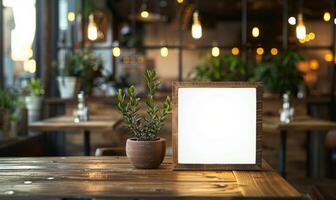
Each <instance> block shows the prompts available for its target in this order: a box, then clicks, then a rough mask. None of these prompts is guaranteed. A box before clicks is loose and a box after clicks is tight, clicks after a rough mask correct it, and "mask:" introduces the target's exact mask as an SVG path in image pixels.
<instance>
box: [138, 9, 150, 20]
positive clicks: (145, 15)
mask: <svg viewBox="0 0 336 200" xmlns="http://www.w3.org/2000/svg"><path fill="white" fill-rule="evenodd" d="M140 16H141V17H142V18H147V17H149V12H148V11H147V10H143V11H141V13H140Z"/></svg>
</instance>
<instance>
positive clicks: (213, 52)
mask: <svg viewBox="0 0 336 200" xmlns="http://www.w3.org/2000/svg"><path fill="white" fill-rule="evenodd" d="M219 54H220V49H219V48H218V47H217V46H214V47H212V49H211V55H212V56H213V57H218V56H219Z"/></svg>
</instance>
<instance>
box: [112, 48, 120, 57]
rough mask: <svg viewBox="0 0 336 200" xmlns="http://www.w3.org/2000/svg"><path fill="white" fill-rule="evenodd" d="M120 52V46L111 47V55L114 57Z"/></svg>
mask: <svg viewBox="0 0 336 200" xmlns="http://www.w3.org/2000/svg"><path fill="white" fill-rule="evenodd" d="M120 54H121V50H120V48H119V47H113V49H112V55H113V56H114V57H119V56H120Z"/></svg>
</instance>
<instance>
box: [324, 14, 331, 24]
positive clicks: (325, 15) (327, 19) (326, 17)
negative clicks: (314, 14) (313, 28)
mask: <svg viewBox="0 0 336 200" xmlns="http://www.w3.org/2000/svg"><path fill="white" fill-rule="evenodd" d="M330 18H331V17H330V13H329V12H325V13H324V14H323V20H324V21H325V22H329V21H330Z"/></svg>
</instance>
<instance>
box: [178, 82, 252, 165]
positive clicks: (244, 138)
mask: <svg viewBox="0 0 336 200" xmlns="http://www.w3.org/2000/svg"><path fill="white" fill-rule="evenodd" d="M177 93H178V95H177V101H178V103H177V104H178V109H177V112H178V121H177V127H178V128H177V132H178V139H177V145H178V153H177V155H178V158H177V162H178V164H256V138H257V137H256V134H257V133H256V129H257V128H256V126H257V122H256V120H257V119H256V118H257V117H256V116H257V114H256V113H257V108H256V104H257V98H256V96H257V89H256V88H234V87H233V88H202V87H199V88H198V87H191V88H190V87H186V88H183V87H181V88H178V90H177Z"/></svg>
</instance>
